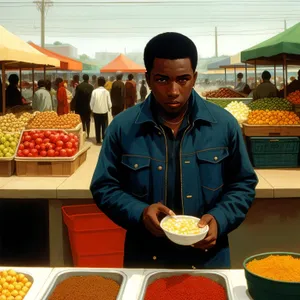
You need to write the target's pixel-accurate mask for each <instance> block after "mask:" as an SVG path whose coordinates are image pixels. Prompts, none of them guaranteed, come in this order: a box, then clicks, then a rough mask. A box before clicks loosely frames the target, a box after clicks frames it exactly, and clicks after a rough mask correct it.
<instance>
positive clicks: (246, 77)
mask: <svg viewBox="0 0 300 300" xmlns="http://www.w3.org/2000/svg"><path fill="white" fill-rule="evenodd" d="M247 70H248V68H247V63H245V82H246V83H248V82H247V81H248V73H247Z"/></svg>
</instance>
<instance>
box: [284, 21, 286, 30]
mask: <svg viewBox="0 0 300 300" xmlns="http://www.w3.org/2000/svg"><path fill="white" fill-rule="evenodd" d="M286 29H287V27H286V20H284V31H286Z"/></svg>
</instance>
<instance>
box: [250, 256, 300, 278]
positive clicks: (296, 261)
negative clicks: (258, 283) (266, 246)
mask: <svg viewBox="0 0 300 300" xmlns="http://www.w3.org/2000/svg"><path fill="white" fill-rule="evenodd" d="M246 268H247V270H248V271H250V272H252V273H253V274H255V275H258V276H261V277H265V278H268V279H272V280H278V281H285V282H300V258H295V257H293V256H291V255H270V256H268V257H265V258H263V259H253V260H251V261H249V262H248V263H246Z"/></svg>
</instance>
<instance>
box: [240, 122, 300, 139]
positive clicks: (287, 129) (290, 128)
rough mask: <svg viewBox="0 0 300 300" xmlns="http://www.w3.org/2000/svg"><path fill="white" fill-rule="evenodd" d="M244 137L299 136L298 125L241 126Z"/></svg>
mask: <svg viewBox="0 0 300 300" xmlns="http://www.w3.org/2000/svg"><path fill="white" fill-rule="evenodd" d="M243 132H244V135H245V136H300V125H279V126H269V125H249V124H246V123H244V124H243Z"/></svg>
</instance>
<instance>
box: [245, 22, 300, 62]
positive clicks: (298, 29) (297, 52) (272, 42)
mask: <svg viewBox="0 0 300 300" xmlns="http://www.w3.org/2000/svg"><path fill="white" fill-rule="evenodd" d="M283 55H286V59H287V63H288V64H289V65H291V64H295V65H299V64H300V23H298V24H296V25H294V26H293V27H291V28H289V29H287V30H285V31H284V32H281V33H279V34H277V35H275V36H273V37H272V38H270V39H268V40H266V41H264V42H262V43H260V44H258V45H256V46H254V47H251V48H249V49H247V50H245V51H243V52H242V53H241V61H242V62H245V63H246V62H247V63H251V64H254V63H256V64H260V65H264V64H265V65H271V64H282V60H283Z"/></svg>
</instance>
